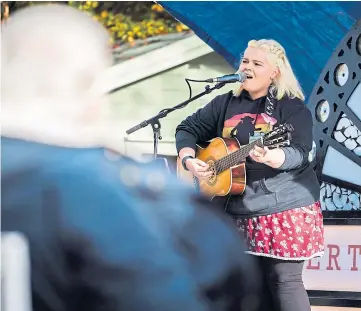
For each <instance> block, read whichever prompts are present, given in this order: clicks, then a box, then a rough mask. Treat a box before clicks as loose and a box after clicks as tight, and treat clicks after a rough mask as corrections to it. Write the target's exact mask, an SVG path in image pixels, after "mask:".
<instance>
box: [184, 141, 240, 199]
mask: <svg viewBox="0 0 361 311" xmlns="http://www.w3.org/2000/svg"><path fill="white" fill-rule="evenodd" d="M239 148H240V145H239V142H238V140H236V139H233V138H225V139H223V138H219V137H218V138H215V139H213V140H212V141H211V142H210V143H209V145H208V146H207V147H205V148H202V147H200V146H197V150H196V158H198V159H199V160H201V161H203V162H205V163H207V164H208V165H209V166H210V168H211V169H212V170H213V171H214V163H215V161H217V160H220V159H222V158H224V157H225V156H227V155H228V154H230V153H232V152H235V151H237V150H239ZM177 174H178V177H180V178H182V179H184V180H187V181H189V182H192V183H194V182H196V183H197V184H198V187H199V189H200V191H201V192H202V193H204V194H205V195H207V196H210V197H214V196H226V195H228V194H231V195H238V194H242V193H243V192H244V189H245V186H246V167H245V163H244V162H243V163H241V164H238V165H236V166H233V167H231V168H229V169H226V170H224V171H223V172H221V173H219V174H218V175H217V174H215V173H214V174H213V176H212V177H210V178H209V179H203V180H198V179H197V178H195V177H194V176H193V175H192V173H190V172H189V171H186V170H184V168H183V166H182V163H181V161H180V159H179V158H177Z"/></svg>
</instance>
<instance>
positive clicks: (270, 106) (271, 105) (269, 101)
mask: <svg viewBox="0 0 361 311" xmlns="http://www.w3.org/2000/svg"><path fill="white" fill-rule="evenodd" d="M272 93H273V92H272V91H271V89H269V90H268V94H267V98H266V105H265V109H264V112H265V114H267V115H268V116H270V117H272V115H273V113H274V111H275V109H276V104H277V100H276V98H275V97H274V96H273V94H272Z"/></svg>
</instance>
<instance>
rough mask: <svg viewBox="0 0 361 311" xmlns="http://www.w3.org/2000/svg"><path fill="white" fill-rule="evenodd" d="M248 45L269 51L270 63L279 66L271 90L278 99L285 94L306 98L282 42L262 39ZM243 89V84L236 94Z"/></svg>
mask: <svg viewBox="0 0 361 311" xmlns="http://www.w3.org/2000/svg"><path fill="white" fill-rule="evenodd" d="M248 47H253V48H259V49H262V50H264V51H266V52H268V53H267V59H268V61H269V63H270V64H272V65H274V66H276V67H278V69H279V74H278V75H277V77H276V78H275V79H274V80H273V82H272V84H271V92H272V93H273V95H274V96H275V97H276V98H277V99H278V100H280V99H281V98H282V97H283V96H284V95H287V96H288V97H290V98H295V97H297V98H300V99H301V100H304V99H305V96H304V94H303V92H302V89H301V86H300V84H299V82H298V80H297V78H296V76H295V74H294V73H293V70H292V67H291V65H290V62H289V60H288V58H287V56H286V51H285V49H284V48H283V47H282V45H281V44H279V43H278V42H277V41H275V40H271V39H270V40H267V39H261V40H251V41H249V42H248ZM242 90H243V87H242V85H241V87H239V88H237V89H236V90H235V91H234V95H235V96H239V95H240V94H241V92H242Z"/></svg>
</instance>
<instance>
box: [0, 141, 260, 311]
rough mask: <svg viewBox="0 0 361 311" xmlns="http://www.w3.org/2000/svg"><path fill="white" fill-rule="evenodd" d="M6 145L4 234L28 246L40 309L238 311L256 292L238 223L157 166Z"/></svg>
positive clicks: (98, 152) (91, 152)
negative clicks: (22, 239)
mask: <svg viewBox="0 0 361 311" xmlns="http://www.w3.org/2000/svg"><path fill="white" fill-rule="evenodd" d="M1 147H2V158H1V162H2V163H1V164H2V167H1V168H2V181H1V182H2V184H1V199H2V202H1V203H2V206H1V208H2V217H1V230H2V232H14V231H16V232H20V233H22V234H23V235H24V236H25V237H26V239H27V240H28V243H29V249H30V263H31V288H32V300H33V310H36V311H79V310H83V311H121V310H126V311H144V310H149V311H184V310H188V311H191V310H194V311H213V310H214V311H215V310H217V311H218V310H222V311H226V310H227V311H230V310H237V311H238V310H239V306H240V305H243V304H244V303H246V304H247V301H246V300H245V297H246V296H248V295H253V296H254V295H256V294H257V293H256V291H255V290H256V288H257V283H256V282H257V276H255V275H254V273H256V272H257V271H254V267H253V265H252V263H251V261H250V260H251V259H250V258H249V256H247V255H245V254H244V248H243V247H242V246H243V245H242V242H241V240H240V238H239V234H238V232H237V230H235V228H234V227H233V223H232V222H230V220H229V219H227V218H226V216H224V215H221V213H217V212H216V211H215V210H211V209H210V208H209V206H208V201H206V200H203V199H202V198H201V197H199V196H198V195H197V194H196V193H194V192H192V191H191V189H189V188H188V187H186V186H184V185H182V184H181V183H180V182H179V181H177V180H176V178H172V177H171V176H168V175H166V174H165V173H164V172H162V171H161V169H160V168H159V167H157V166H156V164H153V165H151V164H149V165H142V164H139V163H135V162H134V161H132V160H130V159H127V158H124V157H121V158H120V159H119V160H117V161H115V160H109V159H107V157H106V152H105V150H103V149H72V148H60V147H54V146H48V145H43V144H38V143H32V142H25V141H21V140H15V139H4V138H2V146H1ZM3 269H4V271H6V267H3ZM249 271H250V272H249ZM248 273H251V274H252V279H251V280H248V279H247V282H245V279H246V274H248ZM23 281H24V280H23ZM248 301H250V302H252V301H253V300H252V299H248ZM246 309H247V310H252V309H248V308H247V307H246V306H245V310H246ZM14 311H16V310H14Z"/></svg>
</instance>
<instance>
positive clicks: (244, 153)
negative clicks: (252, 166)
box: [215, 138, 263, 175]
mask: <svg viewBox="0 0 361 311" xmlns="http://www.w3.org/2000/svg"><path fill="white" fill-rule="evenodd" d="M254 146H259V147H263V143H262V138H259V139H256V140H254V141H253V142H251V143H249V144H248V145H244V146H242V147H241V148H239V149H238V150H237V151H235V152H232V153H230V154H229V155H227V156H225V157H223V158H222V159H219V160H217V161H216V162H215V166H216V172H217V175H218V174H219V173H221V172H223V171H225V170H226V169H229V168H231V167H233V166H236V165H238V164H240V163H241V162H243V161H245V160H246V158H247V157H248V155H249V153H250V151H251V150H252V149H253V148H254Z"/></svg>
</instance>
